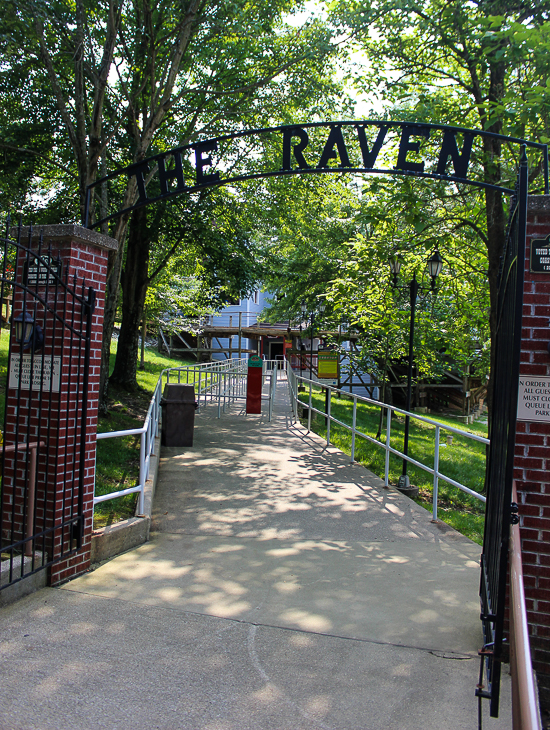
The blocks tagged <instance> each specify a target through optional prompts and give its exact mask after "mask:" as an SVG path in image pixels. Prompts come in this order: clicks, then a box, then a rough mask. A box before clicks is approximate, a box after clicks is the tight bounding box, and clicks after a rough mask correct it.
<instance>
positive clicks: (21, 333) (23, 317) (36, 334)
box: [13, 311, 44, 352]
mask: <svg viewBox="0 0 550 730" xmlns="http://www.w3.org/2000/svg"><path fill="white" fill-rule="evenodd" d="M13 323H14V325H15V341H16V342H17V343H18V344H19V345H21V349H22V350H30V351H31V352H35V351H36V350H40V349H41V348H42V347H43V345H44V333H43V331H42V328H41V327H40V326H39V325H37V324H36V322H35V321H34V318H33V317H32V315H31V314H30V312H28V311H25V312H21V313H20V314H17V315H16V316H15V317H14V318H13Z"/></svg>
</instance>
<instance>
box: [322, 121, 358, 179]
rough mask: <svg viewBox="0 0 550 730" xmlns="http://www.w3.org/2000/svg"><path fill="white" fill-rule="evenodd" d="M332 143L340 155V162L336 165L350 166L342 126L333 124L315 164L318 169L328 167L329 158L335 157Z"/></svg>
mask: <svg viewBox="0 0 550 730" xmlns="http://www.w3.org/2000/svg"><path fill="white" fill-rule="evenodd" d="M334 145H336V147H338V154H339V155H340V164H339V165H338V167H351V162H350V161H349V155H348V151H347V149H346V143H345V142H344V136H343V134H342V128H341V127H339V126H334V127H331V128H330V134H329V136H328V139H327V142H326V144H325V148H324V150H323V154H322V155H321V159H320V160H319V164H318V165H317V169H318V170H319V169H322V168H324V167H328V161H329V160H331V159H336V152H335V151H334Z"/></svg>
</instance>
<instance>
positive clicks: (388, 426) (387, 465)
mask: <svg viewBox="0 0 550 730" xmlns="http://www.w3.org/2000/svg"><path fill="white" fill-rule="evenodd" d="M390 439H391V407H390V406H388V407H387V408H386V463H385V466H384V486H385V487H389V486H390Z"/></svg>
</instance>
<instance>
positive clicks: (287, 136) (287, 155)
mask: <svg viewBox="0 0 550 730" xmlns="http://www.w3.org/2000/svg"><path fill="white" fill-rule="evenodd" d="M293 137H299V138H300V142H299V143H298V144H295V145H292V138H293ZM308 144H309V136H308V133H307V132H306V130H305V129H302V128H301V127H291V128H290V129H284V130H283V168H282V169H283V170H292V151H294V157H295V159H296V162H297V163H298V169H299V170H310V169H311V168H310V166H309V165H308V164H307V162H306V159H305V157H304V156H303V154H302V152H303V151H304V150H305V148H306V147H307V146H308ZM291 148H292V149H291Z"/></svg>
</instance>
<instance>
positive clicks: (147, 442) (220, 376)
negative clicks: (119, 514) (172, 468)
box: [94, 358, 284, 514]
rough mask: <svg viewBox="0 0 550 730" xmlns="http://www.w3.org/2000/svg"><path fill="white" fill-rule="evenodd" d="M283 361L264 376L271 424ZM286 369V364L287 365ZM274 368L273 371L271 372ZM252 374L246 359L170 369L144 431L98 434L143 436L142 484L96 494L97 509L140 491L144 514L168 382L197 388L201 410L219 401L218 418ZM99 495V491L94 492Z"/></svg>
mask: <svg viewBox="0 0 550 730" xmlns="http://www.w3.org/2000/svg"><path fill="white" fill-rule="evenodd" d="M280 367H281V361H279V360H273V361H271V360H266V361H264V365H263V370H264V374H265V375H266V376H267V377H269V378H270V385H269V389H268V395H267V396H262V399H263V400H268V401H269V403H268V418H269V421H271V419H272V415H273V402H274V398H275V388H276V385H277V377H278V374H279V369H280ZM283 367H284V365H283ZM270 368H271V370H270ZM247 373H248V360H247V359H246V358H241V359H236V358H235V359H233V360H220V361H212V362H207V363H200V364H197V365H190V366H186V367H181V368H166V369H165V370H163V371H162V372H161V374H160V375H159V379H158V382H157V385H156V387H155V390H154V393H153V397H152V398H151V402H150V404H149V409H148V411H147V415H146V417H145V421H144V423H143V426H141V428H130V429H125V430H123V431H107V432H104V433H98V434H97V436H96V438H97V439H98V440H101V439H110V438H122V437H124V436H138V435H139V436H140V457H139V483H138V484H136V485H135V486H133V487H128V488H127V489H120V490H118V491H116V492H110V493H109V494H102V495H101V496H96V495H95V493H94V506H95V505H96V504H99V503H100V502H106V501H108V500H110V499H116V498H117V497H124V496H125V495H127V494H134V493H136V492H139V505H138V513H139V514H141V513H143V509H144V500H145V482H146V481H147V479H148V478H149V469H150V463H151V456H153V455H154V446H155V439H156V438H157V436H158V430H159V420H160V416H161V398H162V392H163V390H164V385H166V384H167V383H174V382H176V383H181V384H186V385H193V386H194V387H195V392H196V398H197V403H198V405H199V409H200V407H201V406H204V405H206V404H207V403H211V402H215V401H217V406H218V418H220V416H221V413H222V412H225V410H226V407H227V406H228V405H230V404H231V403H232V402H234V401H236V400H242V399H245V398H246V378H247ZM94 492H95V489H94Z"/></svg>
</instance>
